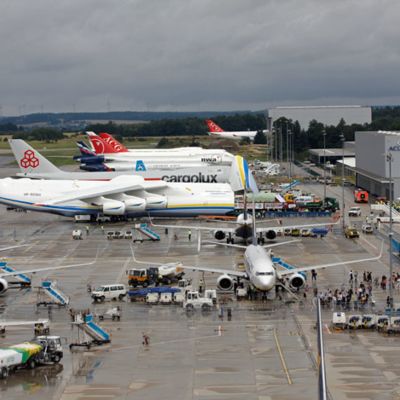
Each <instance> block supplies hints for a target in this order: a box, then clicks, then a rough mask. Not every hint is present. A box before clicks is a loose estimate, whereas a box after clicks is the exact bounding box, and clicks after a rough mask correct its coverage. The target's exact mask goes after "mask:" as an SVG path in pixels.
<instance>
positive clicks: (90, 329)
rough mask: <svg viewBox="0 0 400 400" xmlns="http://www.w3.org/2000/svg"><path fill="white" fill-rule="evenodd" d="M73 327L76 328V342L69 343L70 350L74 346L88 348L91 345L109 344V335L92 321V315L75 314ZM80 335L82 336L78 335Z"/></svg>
mask: <svg viewBox="0 0 400 400" xmlns="http://www.w3.org/2000/svg"><path fill="white" fill-rule="evenodd" d="M73 318H74V320H73V325H75V326H77V327H78V330H79V331H78V342H77V343H71V344H70V348H72V347H74V346H85V347H87V348H90V346H91V345H92V344H94V345H101V344H105V343H110V341H111V335H110V334H109V333H108V332H106V331H105V330H104V329H103V328H102V327H101V326H100V325H98V324H97V323H96V322H95V321H94V319H93V314H91V313H88V314H85V313H81V312H79V313H77V314H75V315H74V316H73ZM80 333H82V334H83V336H82V335H81V334H80Z"/></svg>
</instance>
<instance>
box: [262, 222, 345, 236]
mask: <svg viewBox="0 0 400 400" xmlns="http://www.w3.org/2000/svg"><path fill="white" fill-rule="evenodd" d="M339 222H340V221H339V220H338V221H336V222H324V223H320V224H304V225H290V226H289V225H287V226H285V225H281V226H269V227H256V232H257V233H263V232H268V231H271V230H273V231H282V230H283V229H296V228H298V229H302V228H314V227H317V226H332V225H337V224H338V223H339Z"/></svg>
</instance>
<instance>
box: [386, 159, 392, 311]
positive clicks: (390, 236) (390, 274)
mask: <svg viewBox="0 0 400 400" xmlns="http://www.w3.org/2000/svg"><path fill="white" fill-rule="evenodd" d="M386 161H387V162H388V163H389V300H390V303H389V304H390V315H392V309H393V282H392V280H393V279H392V276H393V257H392V253H393V248H392V246H393V244H392V238H393V218H392V207H393V188H392V161H393V156H392V153H387V154H386Z"/></svg>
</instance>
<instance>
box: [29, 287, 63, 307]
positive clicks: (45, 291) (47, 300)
mask: <svg viewBox="0 0 400 400" xmlns="http://www.w3.org/2000/svg"><path fill="white" fill-rule="evenodd" d="M69 300H70V299H69V297H68V296H67V295H66V294H65V293H64V292H63V291H62V290H61V289H60V288H59V287H58V286H57V281H42V283H41V286H40V287H39V288H38V294H37V302H36V307H40V306H45V307H48V306H53V305H55V306H59V307H66V306H68V304H69Z"/></svg>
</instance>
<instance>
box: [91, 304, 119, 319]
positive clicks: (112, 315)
mask: <svg viewBox="0 0 400 400" xmlns="http://www.w3.org/2000/svg"><path fill="white" fill-rule="evenodd" d="M97 317H98V318H99V320H100V321H103V320H105V319H112V320H113V321H120V320H121V308H120V307H119V306H117V307H112V308H109V309H108V310H107V311H106V312H105V313H103V314H97Z"/></svg>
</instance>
